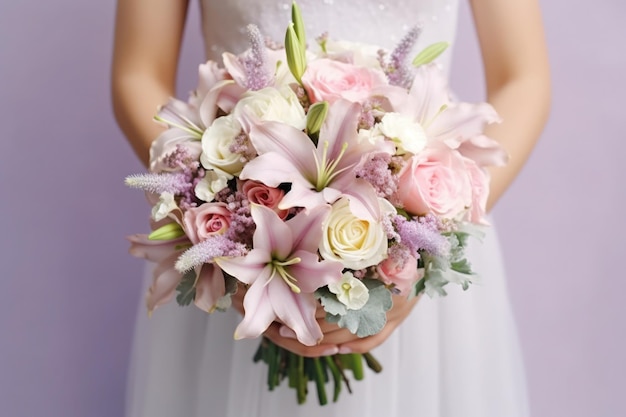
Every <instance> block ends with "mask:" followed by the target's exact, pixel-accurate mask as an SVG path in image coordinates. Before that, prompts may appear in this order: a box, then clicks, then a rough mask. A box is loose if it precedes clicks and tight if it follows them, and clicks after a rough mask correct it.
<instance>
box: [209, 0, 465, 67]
mask: <svg viewBox="0 0 626 417" xmlns="http://www.w3.org/2000/svg"><path fill="white" fill-rule="evenodd" d="M298 4H299V5H300V8H301V9H302V14H303V16H304V21H305V26H306V29H307V36H308V38H309V40H312V39H314V38H315V37H317V36H319V35H320V34H322V33H324V32H328V33H329V36H330V37H331V38H333V39H341V40H347V41H353V42H361V43H369V44H374V45H378V46H380V47H382V48H386V49H392V48H393V47H394V46H395V45H396V43H397V42H398V41H399V40H400V39H402V37H403V36H404V34H405V33H406V32H407V31H408V30H409V29H411V28H412V27H413V26H415V25H417V24H420V25H421V26H422V28H423V30H422V34H421V36H420V38H419V40H418V44H417V48H416V49H415V50H416V51H417V50H419V49H420V48H423V47H425V46H427V45H430V44H431V43H434V42H438V41H448V42H452V40H453V38H454V35H455V29H456V19H457V9H458V0H396V1H380V0H299V1H298ZM201 6H202V19H203V20H202V27H203V32H204V39H205V46H206V55H207V57H208V58H210V59H216V60H217V59H219V56H220V54H221V53H222V52H224V51H230V52H234V53H238V52H242V51H243V50H245V49H246V48H247V47H248V44H247V38H246V31H245V28H246V25H248V24H249V23H254V24H256V25H257V26H259V28H260V30H261V33H263V34H264V35H265V36H268V37H269V38H271V39H273V40H275V41H277V42H279V43H282V42H283V40H284V36H285V29H286V27H287V24H288V23H289V21H290V16H291V15H290V8H291V2H289V1H284V0H265V1H264V0H227V1H226V0H201ZM450 56H451V53H450V51H447V52H446V53H445V54H444V55H442V56H441V58H440V60H439V62H440V63H441V64H442V65H443V66H444V67H445V68H446V69H447V68H448V66H449V60H450Z"/></svg>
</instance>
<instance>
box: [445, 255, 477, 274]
mask: <svg viewBox="0 0 626 417" xmlns="http://www.w3.org/2000/svg"><path fill="white" fill-rule="evenodd" d="M450 268H451V269H452V270H453V271H456V272H460V273H461V274H467V275H472V274H473V272H472V266H471V265H470V263H469V262H468V261H467V259H465V258H463V259H459V260H458V261H456V262H452V263H451V264H450Z"/></svg>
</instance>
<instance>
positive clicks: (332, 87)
mask: <svg viewBox="0 0 626 417" xmlns="http://www.w3.org/2000/svg"><path fill="white" fill-rule="evenodd" d="M302 83H303V84H304V88H305V89H306V91H307V93H308V94H309V98H310V99H311V102H313V103H316V102H318V101H327V102H328V103H330V104H332V103H333V102H334V101H336V100H338V99H340V98H343V99H346V100H348V101H352V102H355V103H362V102H364V101H365V100H366V99H367V98H368V97H370V95H371V94H372V91H373V90H374V89H375V88H377V87H383V86H386V85H387V81H386V79H385V74H384V73H383V72H382V71H380V70H375V69H371V68H364V67H359V66H356V65H353V64H346V63H344V62H339V61H334V60H332V59H318V60H315V61H312V62H310V63H309V64H308V66H307V69H306V71H305V72H304V75H303V76H302Z"/></svg>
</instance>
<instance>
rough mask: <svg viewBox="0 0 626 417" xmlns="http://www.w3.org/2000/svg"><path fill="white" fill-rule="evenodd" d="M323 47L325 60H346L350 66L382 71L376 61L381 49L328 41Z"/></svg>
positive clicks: (372, 46) (353, 43) (374, 46)
mask: <svg viewBox="0 0 626 417" xmlns="http://www.w3.org/2000/svg"><path fill="white" fill-rule="evenodd" d="M325 47H326V57H327V58H330V59H339V60H342V58H347V60H348V61H349V62H350V63H351V64H354V65H358V66H360V67H367V68H376V69H382V68H381V67H380V61H378V51H380V49H381V48H379V47H378V46H376V45H368V44H363V43H357V42H347V41H334V40H332V39H329V40H327V41H326V44H325Z"/></svg>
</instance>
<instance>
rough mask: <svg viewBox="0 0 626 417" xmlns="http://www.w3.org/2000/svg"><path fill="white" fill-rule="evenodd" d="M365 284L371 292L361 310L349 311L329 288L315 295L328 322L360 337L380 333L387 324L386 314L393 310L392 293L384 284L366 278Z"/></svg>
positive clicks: (322, 289)
mask: <svg viewBox="0 0 626 417" xmlns="http://www.w3.org/2000/svg"><path fill="white" fill-rule="evenodd" d="M363 284H365V286H366V287H367V288H368V290H369V299H368V300H367V303H366V304H365V305H364V306H363V307H362V308H360V309H359V310H349V309H348V308H346V306H345V305H344V304H342V303H341V302H339V301H338V300H337V297H336V296H335V294H333V293H331V292H330V291H328V289H327V288H320V289H319V290H318V291H316V293H315V295H316V296H317V298H319V300H320V302H321V303H322V306H323V307H324V310H325V311H326V321H328V322H329V323H336V324H337V325H339V327H344V328H346V329H348V330H349V331H350V332H352V333H354V334H356V335H357V336H358V337H367V336H372V335H374V334H376V333H378V332H380V331H381V330H382V329H383V327H384V326H385V323H386V322H387V315H386V312H387V311H388V310H389V309H390V308H391V306H392V304H393V303H392V301H391V291H389V290H388V289H387V288H386V287H385V286H384V285H383V283H382V282H380V281H378V280H375V279H369V278H366V279H364V280H363Z"/></svg>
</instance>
